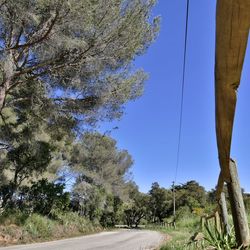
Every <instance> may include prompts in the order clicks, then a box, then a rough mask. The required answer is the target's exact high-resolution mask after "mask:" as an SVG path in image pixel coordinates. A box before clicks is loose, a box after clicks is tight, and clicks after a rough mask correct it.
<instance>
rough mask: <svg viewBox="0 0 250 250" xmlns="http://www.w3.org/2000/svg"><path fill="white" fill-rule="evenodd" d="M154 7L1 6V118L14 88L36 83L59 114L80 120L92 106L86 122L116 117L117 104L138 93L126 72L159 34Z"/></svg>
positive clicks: (23, 2) (17, 2)
mask: <svg viewBox="0 0 250 250" xmlns="http://www.w3.org/2000/svg"><path fill="white" fill-rule="evenodd" d="M154 4H155V1H154V0H146V1H144V0H128V1H123V0H110V1H105V0H80V1H79V0H60V1H50V0H42V1H32V0H8V1H4V0H2V1H1V3H0V16H1V19H0V22H1V24H0V27H1V28H0V44H1V58H0V68H1V74H0V111H2V109H3V108H4V106H5V104H6V103H7V101H8V100H7V96H8V95H12V93H13V91H14V89H15V88H17V87H18V86H20V85H24V84H25V83H27V82H28V81H31V80H34V79H35V80H36V81H35V84H41V85H43V86H46V89H47V91H50V93H49V94H48V95H47V98H50V100H51V101H52V103H53V104H55V105H57V106H58V107H60V108H59V109H58V110H60V112H62V113H68V112H70V113H72V112H73V113H74V115H75V116H78V117H77V119H80V118H81V117H79V116H80V115H82V113H83V110H84V111H85V113H88V112H86V110H88V109H89V108H90V107H95V109H94V110H89V112H90V113H91V114H92V117H91V115H90V116H88V117H87V119H88V118H89V119H92V118H93V116H94V114H99V115H101V114H102V116H103V117H104V116H109V115H111V113H112V115H114V114H115V115H116V116H119V115H120V114H121V110H120V109H119V107H120V105H121V104H123V103H124V102H125V101H126V100H128V99H134V98H136V97H137V96H138V95H140V94H141V90H142V84H143V82H144V80H145V74H144V73H143V72H142V71H136V72H135V71H133V70H130V69H129V67H128V66H129V65H130V63H131V61H132V60H133V59H134V57H135V56H136V55H140V54H142V53H143V52H144V51H145V49H146V48H147V47H148V46H149V45H150V43H151V42H152V41H153V40H154V38H155V36H156V34H157V32H158V23H159V19H158V18H154V19H153V20H152V19H151V18H150V15H151V9H152V7H153V6H154ZM151 20H152V21H151ZM98 107H102V109H101V110H99V111H100V112H97V111H98ZM107 109H108V110H109V111H110V113H109V112H108V113H107V112H105V110H107ZM112 111H113V112H112ZM85 118H86V117H85Z"/></svg>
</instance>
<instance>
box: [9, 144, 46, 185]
mask: <svg viewBox="0 0 250 250" xmlns="http://www.w3.org/2000/svg"><path fill="white" fill-rule="evenodd" d="M50 151H51V150H50V145H49V144H48V143H46V142H43V141H36V142H35V143H32V144H28V143H26V144H21V145H19V146H18V147H16V148H14V149H12V150H10V151H9V152H8V154H7V158H8V160H9V161H10V162H11V163H12V164H11V166H10V167H11V169H13V171H14V180H13V181H14V183H15V184H16V185H20V184H21V183H22V181H23V180H24V179H26V178H27V177H29V176H31V175H32V174H33V173H34V172H35V173H36V174H41V173H43V172H44V171H45V170H46V168H47V167H48V164H49V163H50V161H51V154H50Z"/></svg>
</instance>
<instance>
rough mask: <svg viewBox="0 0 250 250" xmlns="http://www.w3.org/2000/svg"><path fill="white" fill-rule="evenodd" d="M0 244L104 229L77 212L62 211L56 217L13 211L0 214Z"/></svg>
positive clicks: (39, 239) (77, 234)
mask: <svg viewBox="0 0 250 250" xmlns="http://www.w3.org/2000/svg"><path fill="white" fill-rule="evenodd" d="M0 224H1V226H0V245H8V244H17V243H31V242H41V241H47V240H52V239H53V240H54V239H62V238H69V237H74V236H80V235H85V234H90V233H95V232H100V231H102V228H101V226H100V225H94V224H93V223H92V222H90V221H89V220H87V219H85V218H83V217H80V216H79V215H78V214H77V213H73V212H67V213H61V214H59V215H58V216H57V218H56V219H50V218H48V217H44V216H41V215H39V214H31V215H30V216H29V215H27V214H25V213H22V212H18V211H14V212H13V211H12V212H10V211H9V212H7V213H4V214H3V215H1V216H0Z"/></svg>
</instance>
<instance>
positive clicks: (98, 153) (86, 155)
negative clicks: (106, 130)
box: [70, 132, 133, 195]
mask: <svg viewBox="0 0 250 250" xmlns="http://www.w3.org/2000/svg"><path fill="white" fill-rule="evenodd" d="M132 164H133V160H132V158H131V156H130V155H129V154H128V152H127V151H126V150H119V149H118V148H117V146H116V141H115V140H114V139H112V138H111V137H108V136H106V135H102V134H100V133H97V132H96V133H89V132H88V133H85V134H84V135H83V137H82V139H81V141H80V142H79V143H78V144H76V145H75V147H74V148H73V151H72V157H71V160H70V165H71V168H72V170H73V171H75V172H76V173H77V174H78V176H79V180H82V182H87V183H90V184H94V185H97V186H102V187H103V188H104V189H105V190H106V191H107V192H112V193H114V194H115V195H119V194H120V193H122V192H123V188H124V185H125V182H126V176H127V174H128V173H129V170H130V168H131V166H132Z"/></svg>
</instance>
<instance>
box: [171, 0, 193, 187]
mask: <svg viewBox="0 0 250 250" xmlns="http://www.w3.org/2000/svg"><path fill="white" fill-rule="evenodd" d="M188 17H189V0H187V5H186V27H185V40H184V56H183V69H182V86H181V106H180V119H179V130H178V144H177V155H176V167H175V178H174V182H176V179H177V175H178V170H179V161H180V148H181V135H182V122H183V104H184V90H185V76H186V57H187V38H188Z"/></svg>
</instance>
